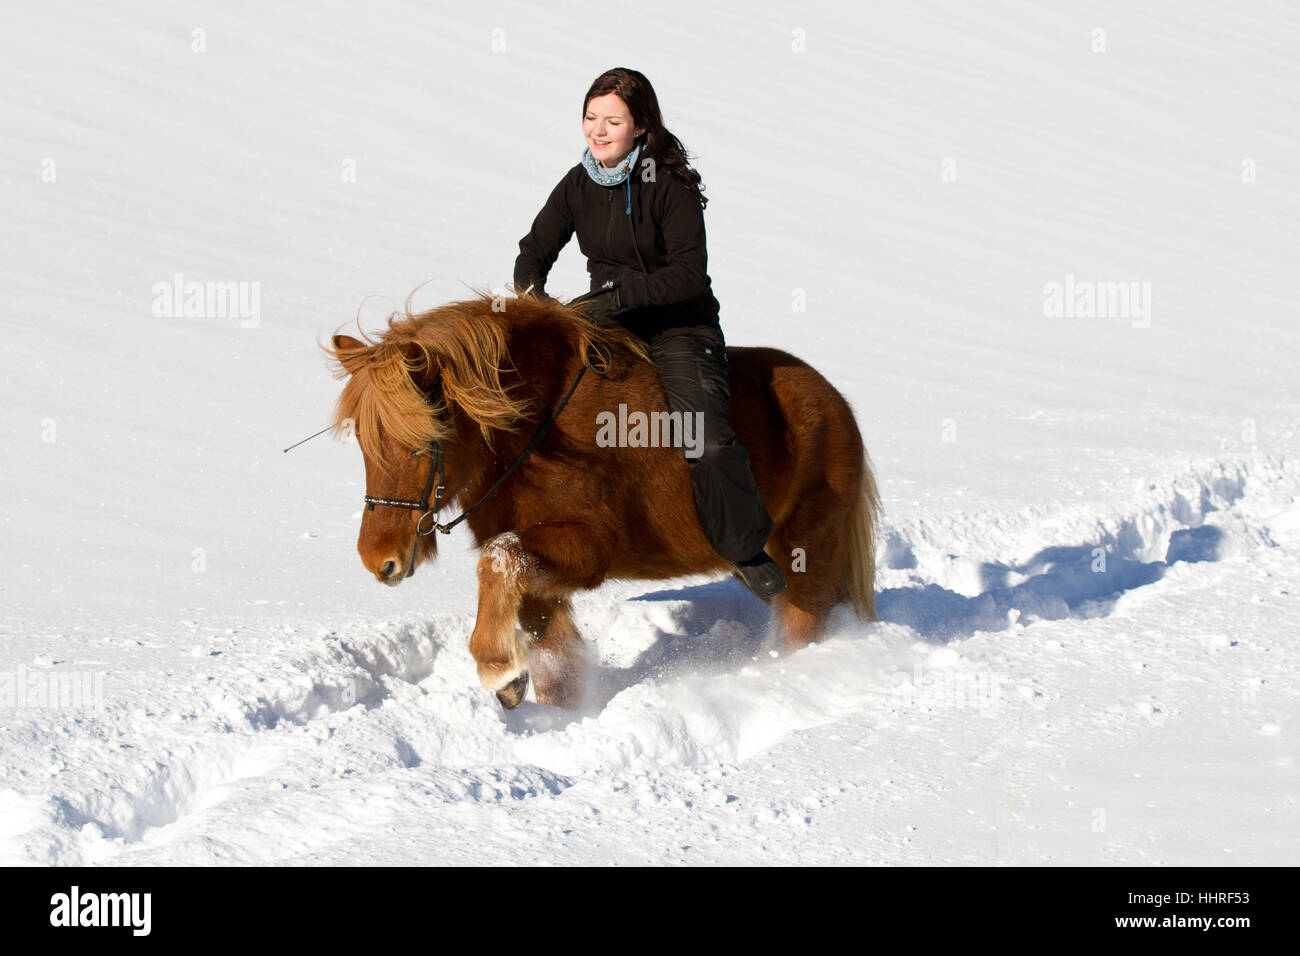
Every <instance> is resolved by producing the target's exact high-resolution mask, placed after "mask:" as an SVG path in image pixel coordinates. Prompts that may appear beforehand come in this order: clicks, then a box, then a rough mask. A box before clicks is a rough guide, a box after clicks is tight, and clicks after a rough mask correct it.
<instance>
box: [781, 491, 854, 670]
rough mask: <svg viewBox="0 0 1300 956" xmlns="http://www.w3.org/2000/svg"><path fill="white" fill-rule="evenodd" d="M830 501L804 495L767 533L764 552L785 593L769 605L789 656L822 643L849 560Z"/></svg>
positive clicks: (834, 507)
mask: <svg viewBox="0 0 1300 956" xmlns="http://www.w3.org/2000/svg"><path fill="white" fill-rule="evenodd" d="M836 514H837V512H836V505H835V498H834V497H833V496H830V495H818V494H816V493H809V494H807V495H806V496H805V498H804V499H803V500H801V502H800V504H799V506H798V507H796V508H795V510H794V512H793V513H792V514H791V515H790V516H789V518H788V519H787V520H786V521H784V522H783V523H782V524H781V525H780V527H778V528H777V529H776V530H775V531H773V532H772V536H771V538H770V540H769V550H770V551H771V552H772V555H773V558H774V559H775V560H776V562H777V563H778V564H780V565H781V569H782V571H784V572H785V578H786V582H787V587H786V589H785V590H784V591H782V592H781V593H780V594H778V595H777V596H776V597H774V598H773V599H772V611H773V613H774V614H775V615H776V618H777V620H778V621H779V622H780V626H781V630H782V632H783V634H784V636H785V647H786V650H788V651H797V650H799V649H800V648H803V647H807V646H808V645H809V644H813V643H815V642H817V641H819V640H821V638H822V636H823V634H824V633H825V630H826V621H827V619H828V618H829V617H830V613H831V609H832V608H833V607H834V606H835V586H836V583H837V582H838V581H839V580H840V576H841V575H842V574H843V571H844V564H845V562H846V561H847V560H848V549H847V545H846V541H845V539H844V536H843V535H842V534H841V533H840V531H839V529H840V528H841V527H842V526H843V521H844V520H847V519H841V518H839V517H836Z"/></svg>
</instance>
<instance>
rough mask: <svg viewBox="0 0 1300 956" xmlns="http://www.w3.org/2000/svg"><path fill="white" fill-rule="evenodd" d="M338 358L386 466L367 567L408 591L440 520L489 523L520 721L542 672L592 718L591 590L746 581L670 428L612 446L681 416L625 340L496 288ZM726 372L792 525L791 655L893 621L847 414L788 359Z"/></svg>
mask: <svg viewBox="0 0 1300 956" xmlns="http://www.w3.org/2000/svg"><path fill="white" fill-rule="evenodd" d="M325 351H326V353H327V354H328V355H329V357H330V358H331V360H332V362H333V364H334V367H335V370H336V375H337V377H339V378H346V379H347V383H346V384H345V385H344V388H343V394H342V395H341V396H340V398H339V400H338V403H337V405H336V406H335V410H334V419H333V423H332V427H333V428H334V430H335V433H336V434H340V433H345V432H346V431H347V430H348V429H354V433H355V436H356V438H357V441H358V443H359V444H360V446H361V450H362V454H363V456H364V458H365V467H366V489H367V491H366V493H367V496H368V497H367V501H368V503H369V507H368V508H367V510H365V511H363V512H362V518H361V534H360V538H359V539H358V541H357V551H358V552H359V553H360V555H361V561H362V563H363V564H364V565H365V566H366V568H367V569H368V570H369V571H370V572H371V573H372V574H374V576H375V577H376V578H377V579H378V580H379V581H381V582H383V583H384V584H388V585H396V584H398V583H400V582H401V581H403V580H405V579H406V578H407V577H410V576H411V574H412V572H413V571H414V570H415V568H416V566H417V565H419V564H420V562H422V561H424V560H425V559H430V558H433V557H434V556H435V555H436V553H437V540H436V539H437V535H436V534H431V533H429V532H431V531H432V530H433V528H434V527H435V526H437V527H438V530H445V529H446V527H445V525H437V522H438V521H440V520H446V516H441V517H440V515H439V514H437V513H430V512H436V509H437V508H438V507H440V506H441V507H446V506H447V505H448V504H449V503H451V502H454V503H455V504H456V505H458V506H459V508H461V509H471V508H472V513H470V514H468V516H465V517H464V520H465V522H466V524H467V525H468V527H469V530H470V532H471V534H473V536H474V540H475V544H476V545H477V546H478V547H479V548H481V551H482V553H481V555H480V557H479V561H478V584H479V592H478V617H477V620H476V621H475V624H474V631H473V634H472V636H471V637H470V642H469V648H470V653H471V654H472V655H473V656H474V660H475V661H476V662H477V664H478V675H479V680H480V681H481V682H482V684H483V686H484V687H486V688H487V689H488V690H491V691H494V692H496V694H497V696H498V698H499V699H500V701H501V703H502V704H503V705H504V706H505V707H507V708H509V707H514V706H515V705H516V704H518V703H519V701H520V700H522V699H523V696H524V693H525V691H526V690H527V687H528V681H529V675H530V674H531V677H532V681H533V686H534V689H535V692H536V697H537V700H538V701H539V702H541V703H548V704H556V705H560V706H576V705H577V703H578V702H579V700H580V698H581V694H582V677H583V671H584V660H585V654H584V651H583V643H582V639H581V637H580V636H579V634H578V631H577V629H576V628H575V626H574V623H573V619H572V614H571V603H570V598H571V595H572V594H573V593H574V592H575V591H578V590H582V589H588V588H595V587H597V586H598V585H599V584H600V583H601V582H602V581H605V580H606V579H608V578H622V579H638V580H640V579H645V580H655V579H664V578H672V577H676V576H679V575H685V574H700V573H709V572H717V571H728V570H731V566H730V564H729V563H728V562H727V561H726V560H725V559H724V558H722V557H720V556H719V555H718V554H717V553H716V552H715V551H714V550H713V548H712V546H711V545H710V544H709V541H708V539H707V538H706V537H705V535H704V531H703V529H702V528H701V526H700V522H699V518H698V517H697V515H696V511H695V499H694V495H693V491H692V487H691V478H690V471H689V467H688V465H687V462H686V459H685V457H684V455H683V450H682V448H681V447H665V445H671V443H670V442H668V441H662V442H657V441H653V440H652V439H653V429H651V433H652V435H651V437H650V438H648V437H647V435H646V431H645V429H641V431H640V432H639V433H637V432H636V430H635V429H634V430H632V431H628V432H626V433H625V434H626V437H627V440H626V441H624V442H622V443H621V444H620V443H618V442H614V443H611V442H610V441H609V440H608V438H609V435H610V429H609V427H608V425H609V423H610V422H611V421H612V419H613V417H614V416H616V415H618V414H619V412H620V409H619V406H620V405H624V406H626V409H627V410H631V411H632V412H637V411H639V412H643V413H646V417H647V418H650V419H651V420H652V421H657V422H663V421H666V420H667V416H666V414H665V413H666V411H667V400H666V398H665V395H664V390H663V386H662V385H661V384H660V381H659V376H658V374H657V372H656V370H655V368H654V366H653V365H652V364H651V363H650V361H649V359H648V357H647V351H646V346H645V343H644V342H643V341H641V340H640V339H637V338H635V337H634V336H632V335H631V334H629V333H628V332H626V331H625V330H623V329H621V328H619V327H616V326H613V327H611V326H596V325H594V324H593V323H591V322H589V321H588V320H587V319H585V318H584V317H583V316H581V315H580V314H578V313H577V312H576V311H574V310H571V309H570V308H568V307H567V306H565V305H563V304H561V303H559V302H556V301H554V300H540V299H537V298H534V297H532V296H531V295H524V296H520V297H518V298H506V297H498V298H495V299H494V298H493V297H492V296H491V295H489V294H487V293H484V292H479V293H478V298H477V299H470V300H468V301H463V302H453V303H450V304H448V305H445V306H442V307H440V308H436V309H433V310H431V311H428V312H424V313H421V314H416V315H412V314H411V313H410V304H409V301H408V304H407V309H406V314H405V316H404V317H402V318H400V319H399V318H396V317H393V318H390V319H389V322H388V329H387V330H386V331H385V332H383V333H382V334H380V335H379V336H378V337H377V339H375V340H373V341H372V340H367V341H364V342H363V341H358V340H357V339H354V338H351V337H349V336H346V335H335V336H334V338H333V347H332V348H329V347H325ZM727 356H728V360H729V363H730V366H731V422H732V427H733V429H734V431H735V433H736V436H737V438H738V440H739V441H740V443H741V444H742V445H743V446H744V447H745V450H746V451H747V452H748V453H749V460H750V463H751V466H752V468H753V472H754V477H755V479H756V480H757V482H758V488H759V493H760V494H761V495H762V498H763V502H764V504H765V505H766V507H767V510H768V513H769V514H770V515H771V516H772V520H773V521H774V522H775V524H776V527H775V529H774V530H773V531H772V533H771V535H770V536H769V538H768V541H767V552H768V553H769V554H770V555H771V556H772V557H773V558H774V559H775V560H776V561H778V562H780V564H781V566H782V569H783V570H784V571H785V574H786V578H787V581H788V582H789V583H788V586H787V588H786V589H785V591H783V592H782V593H781V594H779V595H777V596H776V597H775V598H773V599H772V600H771V604H772V605H773V609H774V613H775V618H776V621H777V623H778V625H779V626H780V628H781V630H782V632H783V636H784V640H785V646H786V648H787V649H788V650H796V649H798V648H801V647H803V646H805V645H806V644H808V643H810V642H813V641H816V640H818V638H819V637H820V636H821V635H822V634H823V633H824V629H825V624H826V620H827V617H828V615H829V613H830V610H831V608H832V607H833V606H834V604H835V603H836V601H837V600H847V601H850V602H851V603H852V604H853V606H854V608H855V609H856V611H857V614H858V616H859V617H860V618H862V619H863V620H875V619H876V615H875V594H874V578H875V535H876V527H877V515H878V512H879V509H880V500H879V497H878V494H877V491H876V483H875V478H874V477H873V475H872V473H871V467H870V463H869V462H868V460H867V456H866V454H865V452H864V450H863V445H862V437H861V435H860V434H859V432H858V427H857V424H856V422H855V421H854V418H853V412H852V411H851V410H850V408H849V405H848V403H847V402H846V401H845V400H844V398H843V397H842V396H841V395H840V393H839V392H837V391H836V390H835V389H834V388H833V387H832V386H831V385H830V383H828V382H827V381H826V379H824V378H823V377H822V376H821V375H820V374H819V373H818V372H817V371H815V370H814V369H812V368H811V367H810V366H808V365H807V364H805V363H804V362H801V361H800V360H799V359H797V358H794V357H793V356H791V355H789V354H787V353H785V352H782V351H779V350H777V349H771V348H729V349H728V350H727ZM584 372H586V373H587V374H586V377H585V379H581V376H582V374H583V373H584ZM579 379H581V380H580V381H579ZM566 395H567V404H563V403H564V402H565V400H566ZM561 405H563V408H562V410H561V411H560V413H559V415H558V417H555V413H556V410H557V409H558V408H560V407H561ZM602 413H603V414H602ZM653 413H659V415H658V416H657V418H656V417H654V416H653ZM626 420H628V421H634V419H633V417H632V416H631V415H630V414H628V415H627V419H626ZM552 421H553V425H552V427H550V428H549V430H546V429H545V426H547V424H548V422H552ZM602 423H604V432H603V436H604V437H603V439H602V431H601V429H602ZM543 432H544V434H542V433H543ZM539 434H541V436H542V437H541V440H540V442H539V443H538V442H536V439H537V438H538V436H539ZM677 434H684V432H679V433H677ZM530 444H535V445H536V447H535V449H534V450H532V451H531V453H527V449H528V448H529V446H530ZM521 456H522V462H521V463H519V462H518V460H519V459H520V458H521ZM516 463H517V470H515V471H513V473H509V474H507V472H508V469H509V468H510V466H511V465H512V464H516ZM435 472H437V476H438V485H439V488H438V493H437V494H436V495H435V498H434V502H433V503H432V504H430V502H429V496H430V493H431V488H432V487H433V484H434V473H435ZM503 476H504V477H505V480H504V481H501V479H502V478H503ZM421 489H423V493H424V498H423V499H418V498H416V496H417V495H419V494H420V493H421ZM372 496H373V497H372ZM377 506H378V507H377ZM425 509H428V510H427V511H426V510H425ZM421 512H424V513H421ZM452 523H455V522H452ZM417 531H418V532H419V533H417Z"/></svg>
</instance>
